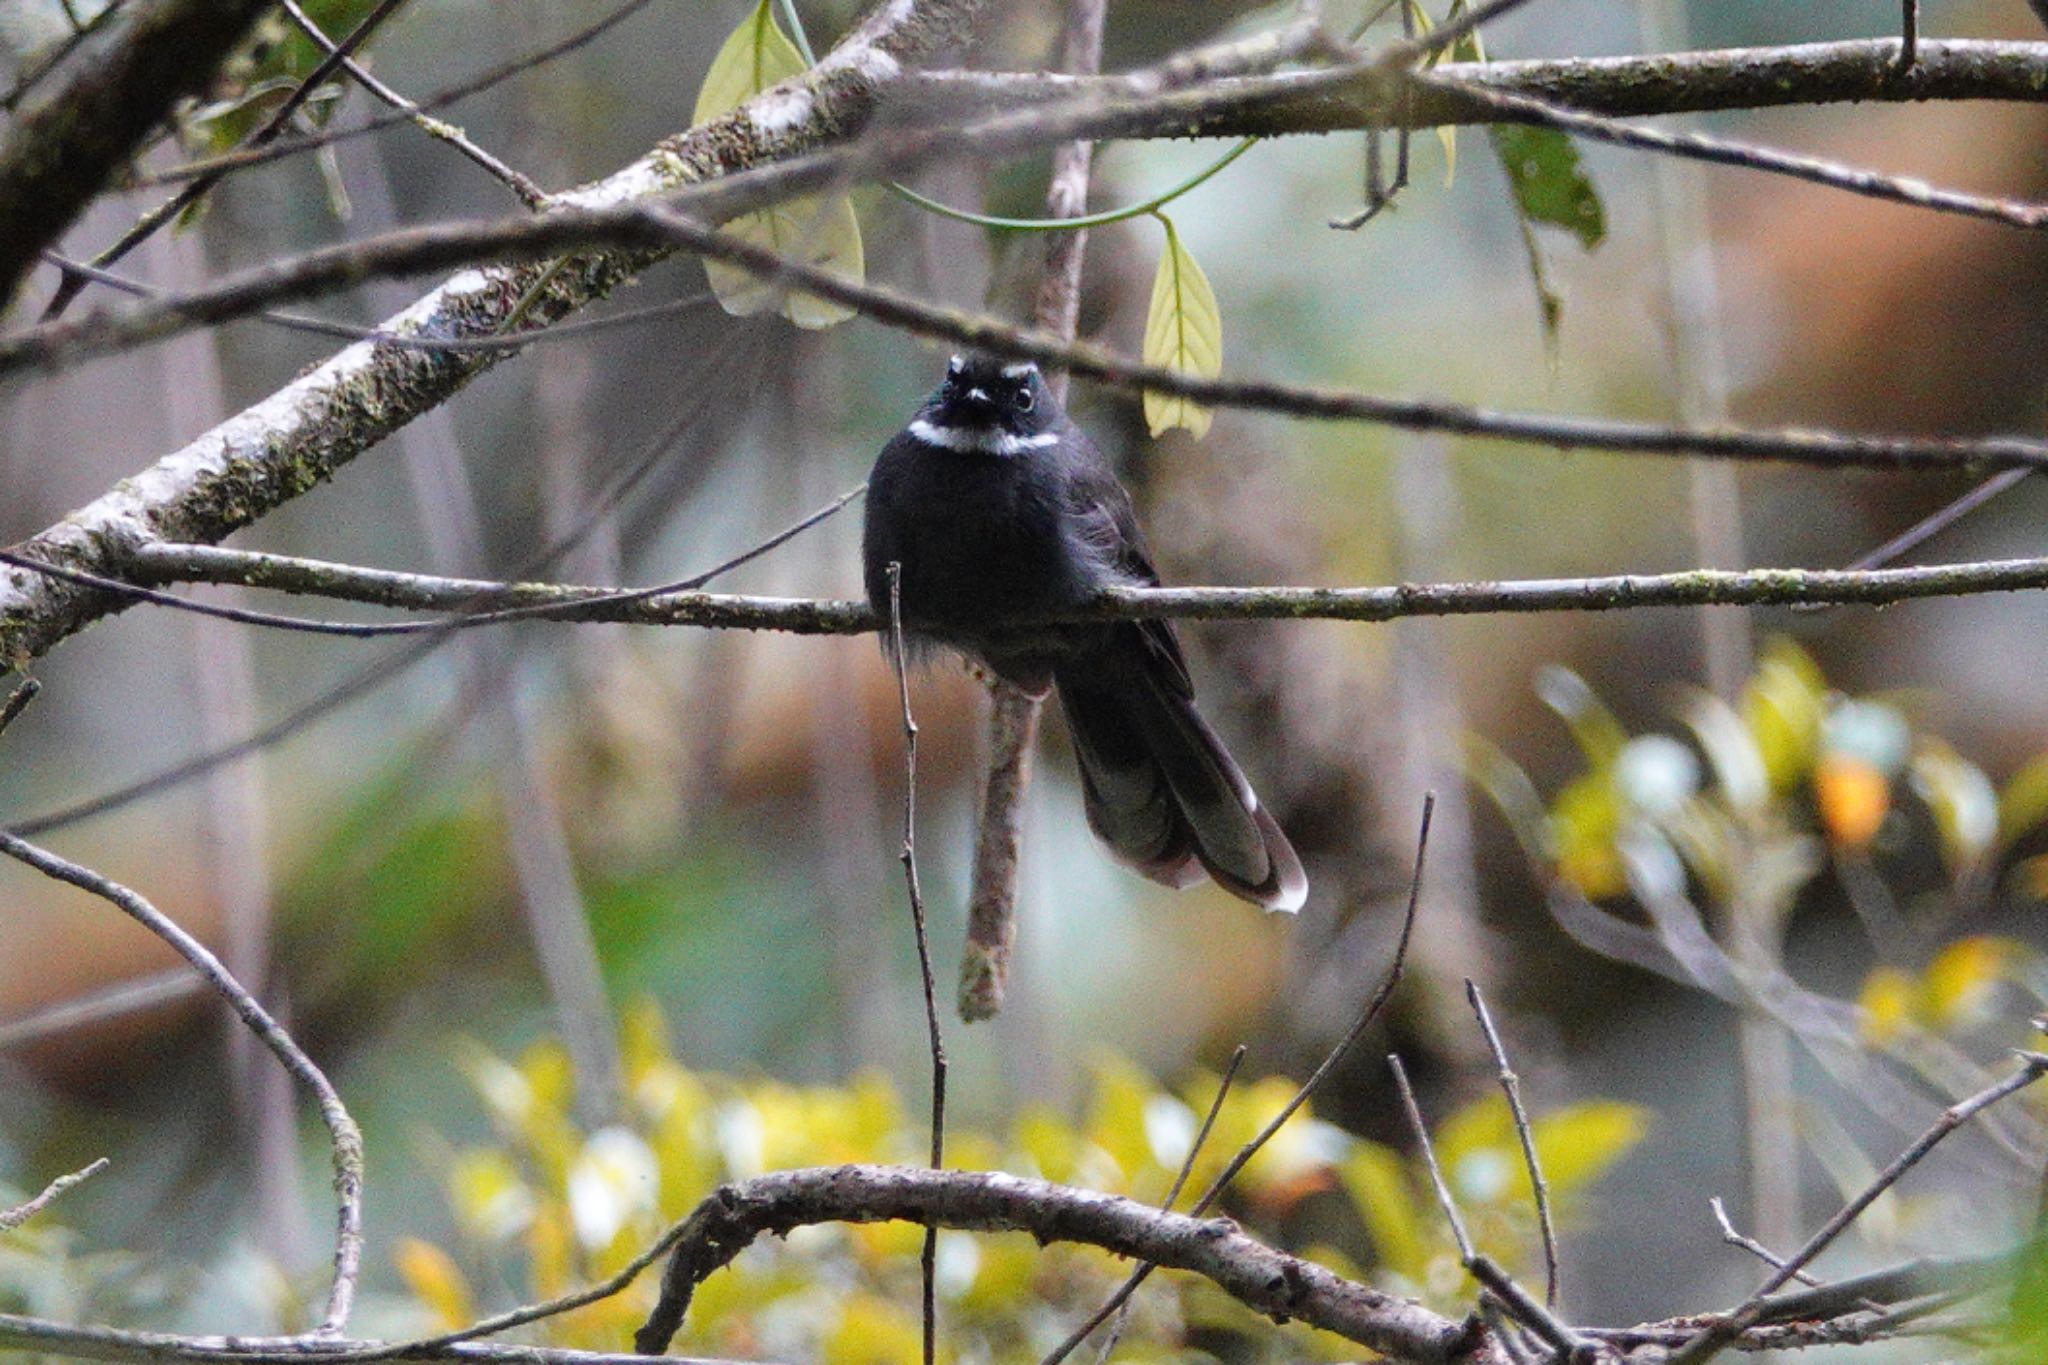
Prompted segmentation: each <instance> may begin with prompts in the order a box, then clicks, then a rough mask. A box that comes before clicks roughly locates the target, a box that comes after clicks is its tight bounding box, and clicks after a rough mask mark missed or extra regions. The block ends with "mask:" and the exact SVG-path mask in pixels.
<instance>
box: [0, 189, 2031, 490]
mask: <svg viewBox="0 0 2048 1365" xmlns="http://www.w3.org/2000/svg"><path fill="white" fill-rule="evenodd" d="M837 164H838V163H836V162H826V161H817V160H816V159H812V160H810V161H805V162H803V163H798V162H788V163H778V164H777V166H774V167H769V168H766V169H765V170H761V171H748V172H741V173H736V174H734V175H732V176H729V177H726V178H725V179H723V180H718V181H711V182H704V183H702V184H698V185H695V186H692V187H691V188H689V189H688V190H680V191H677V192H676V194H674V195H673V196H671V197H670V198H669V200H668V201H667V202H666V203H664V204H652V203H646V202H630V203H620V204H612V205H608V206H606V207H602V208H595V207H593V208H579V207H564V208H559V209H556V210H554V211H553V212H550V213H546V214H537V215H532V216H524V217H519V218H514V219H504V220H498V221H494V222H488V223H482V224H456V225H453V226H449V225H444V224H434V225H430V226H428V227H422V228H405V229H399V230H397V231H394V232H390V233H385V234H381V235H379V236H375V237H369V238H365V239H362V240H360V241H356V242H350V243H344V244H341V245H339V246H334V247H322V248H316V249H314V250H312V251H308V252H306V253H304V254H302V255H299V256H295V257H291V258H288V259H286V260H283V261H277V262H273V263H270V264H268V265H265V266H261V267H258V268H256V269H253V270H249V271H243V272H240V273H238V274H233V275H228V276H226V277H223V278H222V279H220V280H218V281H215V282H214V283H212V284H209V285H207V286H204V287H202V288H199V289H195V290H192V291H189V292H186V293H182V294H177V295H166V296H164V297H162V298H158V299H154V300H150V301H148V302H146V303H142V304H138V305H136V306H134V307H132V308H129V309H125V310H121V311H119V312H116V313H109V314H100V315H94V316H91V317H86V318H80V319H76V320H73V321H70V322H64V323H44V324H41V325H39V326H36V327H33V328H29V329H27V330H25V331H18V332H13V333H8V334H5V335H0V375H4V374H11V373H14V372H16V371H18V370H21V369H25V368H29V367H33V366H38V365H49V364H54V363H57V362H58V361H70V360H76V359H82V358H84V357H86V356H88V355H97V354H104V353H107V352H108V351H111V350H117V349H120V348H121V347H124V346H129V345H136V344H140V343H141V342H144V341H151V340H161V339H163V338H166V337H169V336H173V335H177V334H180V333H182V332H185V331H188V330H191V329H193V328H196V327H200V326H205V325H209V324H212V323H218V322H222V321H226V320H228V319H230V318H233V317H239V316H242V315H244V314H246V313H249V312H253V311H256V310H258V309H260V308H263V307H267V306H269V305H270V304H272V303H274V302H278V301H281V300H283V299H286V298H297V297H304V296H306V295H309V294H313V293H318V292H322V291H324V290H329V289H333V288H335V287H338V286H339V285H341V284H343V283H347V284H351V285H352V284H358V283H361V282H362V281H363V280H365V279H368V278H373V277H378V278H381V277H382V276H384V275H387V274H391V273H395V272H397V271H399V270H401V269H418V268H422V267H426V266H439V265H445V264H449V263H453V262H474V261H476V260H477V259H479V258H483V257H503V258H514V257H520V258H527V259H540V258H555V257H559V256H560V255H561V254H562V253H563V252H564V251H575V250H578V249H581V248H588V247H596V246H612V247H620V248H631V249H647V250H669V249H682V250H689V251H693V252H696V253H698V254H700V255H702V256H705V257H707V258H710V259H714V260H721V261H726V262H728V263H730V264H732V265H735V266H737V267H739V268H740V269H743V270H746V271H748V272H749V273H750V274H754V275H756V276H760V277H764V278H769V279H773V280H775V281H776V282H777V283H778V285H780V286H784V287H788V288H792V289H800V290H801V291H802V292H804V293H807V294H815V295H816V296H818V297H819V298H821V299H825V300H828V301H830V302H833V303H838V304H842V305H844V306H846V307H848V308H852V309H855V310H856V311H859V312H861V313H863V314H865V315H867V316H869V317H871V318H874V319H875V320H877V321H879V322H882V323H884V324H887V325H889V326H892V327H897V328H900V329H902V330H905V331H908V332H912V333H916V334H919V335H924V336H931V337H940V338H945V339H948V340H951V341H955V342H960V343H963V344H966V345H969V346H974V347H977V348H979V349H981V350H984V351H988V352H991V353H993V354H997V355H1003V356H1008V357H1013V358H1015V359H1019V360H1035V361H1038V362H1039V363H1041V364H1043V365H1057V366H1064V367H1066V368H1067V369H1069V370H1071V371H1073V372H1074V373H1075V374H1077V375H1083V376H1086V377H1089V378H1092V379H1096V380H1100V381H1102V382H1105V383H1111V384H1115V385H1117V386H1118V387H1121V388H1139V389H1149V390H1156V391H1157V392H1159V393H1162V394H1170V395H1173V396H1176V397H1182V398H1189V399H1192V400H1194V401H1196V402H1199V403H1203V404H1206V405H1209V406H1215V407H1237V408H1246V409H1250V410H1257V411H1270V412H1283V413H1287V414H1289V415H1292V416H1296V417H1305V418H1313V419H1317V420H1342V421H1368V422H1377V423H1381V424H1384V425H1387V426H1393V427H1398V428H1401V429H1404V430H1416V431H1440V432H1448V433H1452V434H1458V435H1468V436H1483V437H1487V438H1491V439H1496V440H1510V441H1525V442H1529V443H1532V444H1536V445H1545V446H1554V447H1560V448H1579V449H1584V450H1618V451H1622V450H1625V451H1636V452H1642V453H1648V454H1663V455H1677V454H1685V455H1688V456H1696V457H1710V458H1721V459H1760V460H1777V461H1785V462H1788V463H1795V464H1811V465H1819V466H1822V467H1826V468H1840V467H1842V466H1845V465H1870V466H1873V467H1884V468H1897V469H1926V468H1941V469H1952V468H1956V467H1958V466H1962V465H1967V464H1975V465H1979V466H1991V467H1999V468H2004V467H2009V466H2015V465H2048V442H2044V441H2042V440H2040V439H2036V438H2028V437H2018V436H1993V437H1978V438H1959V437H1913V436H1901V435H1889V434H1885V435H1865V434H1850V433H1844V432H1836V431H1825V430H1813V429H1807V428H1779V429H1768V428H1766V429H1753V428H1732V427H1722V426H1713V427H1686V426H1671V425H1666V424H1660V423H1644V422H1633V421H1625V420H1618V419H1611V418H1591V417H1571V416H1562V417H1560V416H1556V415H1553V414H1538V413H1528V412H1497V411H1491V410H1487V409H1483V408H1479V407H1476V406H1473V405H1470V404H1463V403H1454V402H1446V401H1443V400H1440V399H1431V398H1396V397H1389V396H1385V395H1379V394H1367V393H1358V392H1346V391H1333V390H1327V389H1316V388H1309V387H1303V386H1297V385H1290V384H1277V383H1272V382H1269V381H1262V380H1238V379H1220V378H1219V379H1209V378H1204V377H1202V376H1199V375H1195V374H1191V373H1187V372H1184V371H1180V370H1174V369H1171V368H1169V367H1166V366H1155V365H1147V364H1143V363H1141V362H1140V361H1138V360H1136V359H1133V358H1132V357H1129V356H1125V355H1119V354H1117V353H1114V352H1111V351H1108V350H1105V349H1103V348H1101V347H1099V346H1095V345H1092V344H1084V343H1069V342H1067V341H1065V340H1064V339H1062V338H1059V337H1056V336H1053V335H1050V334H1048V333H1045V332H1042V331H1037V330H1030V329H1021V328H1015V327H1010V326H1007V325H1005V324H1002V323H999V322H997V321H995V320H994V319H991V318H988V317H984V316H977V315H974V314H971V313H966V312H962V311H959V310H957V309H951V308H946V307H942V306H938V305H934V304H931V303H927V302H925V301H923V300H921V299H918V298H915V297H912V296H910V295H907V294H904V293H902V292H900V291H897V290H893V289H888V288H884V287H881V286H877V285H868V284H860V283H857V282H855V281H852V280H850V279H848V278H846V277H845V276H842V275H838V274H834V273H833V272H831V271H829V270H825V269H822V268H819V267H815V266H810V265H805V264H803V263H802V262H800V261H797V260H795V259H792V258H790V257H788V256H785V255H782V254H781V253H778V252H775V251H772V250H769V249H767V248H765V247H762V246H759V245H756V244H754V243H752V242H749V241H746V240H744V239H742V238H739V237H737V236H734V235H733V234H731V233H728V232H724V231H720V230H717V229H713V228H708V227H706V226H704V224H703V223H702V222H700V221H698V220H697V219H696V218H695V217H692V216H689V215H691V214H699V213H702V214H709V213H712V212H714V211H715V212H725V211H727V210H726V208H725V207H724V206H726V205H730V204H742V205H743V204H747V203H751V202H752V196H753V195H755V194H757V193H768V190H767V189H766V188H765V187H766V186H768V185H779V184H781V183H782V182H781V181H780V180H779V179H777V177H778V176H780V175H782V174H784V172H782V171H780V169H779V167H780V166H783V165H787V166H801V168H802V169H803V170H804V173H805V175H810V174H812V173H813V172H814V170H819V169H823V168H825V167H827V166H832V167H836V166H837ZM788 174H790V175H792V176H795V173H794V172H789V173H788ZM756 177H762V178H760V179H756ZM796 179H798V180H799V182H800V183H802V184H804V185H808V184H809V181H808V180H805V179H803V178H802V177H796ZM776 192H777V193H779V192H780V191H779V190H778V191H776ZM2043 221H2044V222H2048V206H2044V207H2043Z"/></svg>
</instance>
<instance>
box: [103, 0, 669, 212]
mask: <svg viewBox="0 0 2048 1365" xmlns="http://www.w3.org/2000/svg"><path fill="white" fill-rule="evenodd" d="M653 3H654V0H624V3H622V4H620V5H619V6H618V7H616V8H615V9H613V10H612V11H611V12H610V13H608V14H605V15H603V16H601V17H599V18H597V19H594V20H592V21H591V22H590V23H588V24H585V25H584V26H583V27H581V28H579V29H577V30H575V31H574V32H573V33H570V34H568V35H567V36H565V37H562V38H558V39H556V40H555V41H554V42H552V43H549V44H548V45H547V46H545V47H541V48H537V49H535V50H534V51H532V52H528V53H526V54H525V55H523V56H519V57H514V58H513V59H511V60H510V61H507V62H503V63H501V64H499V65H497V66H494V67H491V68H489V69H488V70H486V71H483V72H481V73H479V74H477V75H475V76H471V77H468V78H467V79H465V80H463V81H460V82H458V83H457V84H455V85H451V86H449V87H447V88H446V89H443V90H439V91H436V92H435V93H434V94H432V95H429V96H428V97H427V98H425V99H423V100H419V101H417V102H416V103H415V104H414V106H413V108H414V109H417V110H418V111H419V112H421V113H432V112H433V111H434V110H436V109H445V108H446V107H448V106H449V105H451V104H455V103H458V102H460V101H462V100H466V99H468V98H469V97H470V96H471V95H476V94H481V93H482V92H483V91H485V90H488V89H490V88H491V87H492V86H495V85H500V84H502V83H504V82H505V81H508V80H510V79H511V78H512V77H514V76H519V75H523V74H525V73H526V72H528V71H532V70H535V69H537V68H539V67H542V66H545V65H546V64H548V63H549V62H552V61H555V60H556V59H558V58H561V57H564V56H567V55H568V54H569V53H571V52H574V51H576V50H577V49H578V48H582V47H585V46H587V45H589V44H590V43H592V42H594V41H596V40H597V39H598V38H600V37H602V36H603V35H604V34H606V33H608V32H610V31H611V30H612V29H613V28H615V27H616V26H617V25H619V24H621V23H623V22H624V21H625V20H627V19H630V18H632V17H633V16H634V15H635V14H638V13H639V12H640V11H641V10H643V9H646V8H647V7H648V6H649V5H651V4H653ZM412 118H413V114H412V113H411V112H410V111H408V110H404V109H400V110H396V111H394V112H392V113H389V114H380V115H377V116H376V117H374V118H368V119H365V120H363V122H361V123H359V124H357V125H355V126H354V127H350V128H323V129H321V130H320V131H319V132H317V133H308V134H305V135H303V136H299V137H280V138H278V139H277V140H276V141H274V142H270V143H268V144H266V145H264V146H261V147H245V148H241V149H238V150H236V151H231V152H222V153H221V154H220V155H218V156H209V157H201V158H198V159H196V160H193V161H187V162H185V163H184V164H182V165H178V166H171V167H168V168H166V169H164V170H161V171H157V172H155V173H153V174H150V175H143V176H137V177H136V178H134V179H133V180H130V181H128V182H126V184H127V187H128V188H130V189H138V190H141V189H162V188H164V187H165V186H169V185H176V184H182V183H184V182H185V181H188V180H197V179H200V178H202V177H204V176H225V175H230V174H232V173H234V172H236V171H241V170H247V169H248V168H249V167H251V166H261V165H265V164H267V163H269V162H272V161H282V160H284V159H286V158H288V157H294V156H302V155H304V154H305V153H307V152H313V151H321V150H324V149H326V148H328V147H332V146H334V145H336V144H337V143H342V142H350V141H353V140H355V139H357V138H361V137H368V136H369V135H370V134H372V133H380V132H382V131H384V130H385V129H386V128H394V127H396V126H398V125H399V124H401V123H407V122H410V121H411V120H412Z"/></svg>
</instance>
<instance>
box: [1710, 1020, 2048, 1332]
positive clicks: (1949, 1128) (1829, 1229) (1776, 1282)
mask: <svg viewBox="0 0 2048 1365" xmlns="http://www.w3.org/2000/svg"><path fill="white" fill-rule="evenodd" d="M2017 1055H2018V1057H2019V1058H2020V1069H2019V1070H2017V1071H2015V1072H2014V1073H2013V1074H2012V1075H2010V1076H2007V1077H2006V1078H2005V1079H2004V1080H2001V1081H1999V1082H1998V1083H1997V1084H1995V1085H1992V1086H1988V1087H1986V1088H1985V1089H1983V1090H1980V1091H1978V1092H1977V1093H1976V1094H1974V1095H1972V1096H1970V1097H1969V1098H1968V1099H1964V1100H1958V1101H1957V1102H1956V1103H1954V1104H1952V1105H1950V1106H1949V1107H1948V1108H1947V1109H1944V1110H1942V1112H1941V1115H1940V1117H1938V1118H1937V1119H1935V1121H1934V1123H1933V1124H1932V1125H1931V1126H1929V1128H1928V1129H1927V1131H1926V1132H1924V1133H1922V1134H1921V1135H1920V1136H1919V1137H1918V1138H1917V1139H1915V1140H1914V1142H1913V1144H1912V1145H1911V1146H1910V1147H1908V1148H1906V1150H1905V1151H1903V1152H1901V1153H1899V1155H1898V1156H1896V1157H1894V1158H1893V1159H1892V1162H1891V1164H1890V1165H1888V1166H1886V1167H1885V1168H1884V1169H1883V1170H1882V1171H1880V1172H1878V1173H1877V1176H1876V1177H1875V1178H1874V1179H1873V1180H1871V1182H1870V1183H1869V1184H1868V1185H1866V1186H1864V1187H1863V1189H1862V1190H1861V1191H1859V1192H1858V1193H1857V1195H1856V1196H1855V1198H1853V1199H1851V1200H1850V1201H1849V1202H1848V1203H1846V1204H1844V1205H1843V1206H1842V1207H1841V1209H1840V1210H1839V1211H1838V1212H1836V1214H1835V1216H1834V1217H1832V1218H1830V1219H1828V1221H1827V1222H1826V1223H1825V1224H1824V1225H1823V1226H1822V1227H1821V1229H1820V1231H1818V1232H1816V1233H1814V1234H1813V1236H1811V1237H1809V1238H1808V1239H1807V1240H1806V1244H1805V1245H1804V1246H1802V1247H1800V1248H1799V1250H1797V1251H1795V1252H1793V1253H1792V1255H1790V1256H1788V1257H1786V1258H1785V1260H1784V1261H1783V1262H1782V1263H1781V1264H1780V1265H1779V1266H1778V1268H1777V1269H1776V1270H1774V1271H1772V1272H1771V1274H1770V1276H1769V1277H1768V1278H1766V1279H1765V1280H1764V1282H1763V1284H1762V1285H1760V1286H1758V1288H1757V1290H1756V1292H1755V1293H1753V1294H1751V1295H1750V1296H1749V1298H1748V1299H1747V1300H1746V1301H1744V1302H1743V1304H1742V1305H1741V1306H1740V1307H1738V1308H1736V1309H1735V1310H1734V1311H1732V1312H1729V1313H1724V1314H1722V1315H1720V1317H1719V1319H1718V1320H1717V1321H1715V1322H1713V1323H1712V1324H1710V1325H1709V1326H1707V1327H1706V1328H1705V1329H1704V1330H1702V1331H1700V1332H1699V1333H1697V1334H1696V1335H1695V1336H1694V1337H1693V1338H1692V1339H1691V1340H1690V1341H1688V1342H1687V1343H1686V1344H1685V1345H1684V1346H1682V1347H1680V1348H1679V1350H1678V1351H1677V1352H1676V1353H1675V1354H1673V1355H1672V1357H1671V1362H1670V1365H1702V1362H1704V1361H1708V1360H1711V1359H1713V1358H1714V1357H1715V1356H1716V1355H1718V1354H1720V1352H1721V1351H1722V1349H1723V1348H1725V1347H1726V1346H1728V1345H1729V1343H1731V1342H1732V1341H1734V1339H1735V1338H1736V1337H1737V1336H1739V1335H1740V1334H1741V1333H1742V1332H1743V1330H1744V1329H1746V1328H1748V1327H1750V1326H1751V1325H1752V1324H1754V1323H1755V1322H1757V1321H1758V1320H1759V1319H1760V1317H1761V1316H1762V1313H1763V1308H1764V1300H1765V1298H1766V1297H1767V1296H1769V1295H1771V1294H1773V1293H1776V1292H1777V1291H1778V1290H1779V1289H1781V1288H1783V1287H1784V1286H1785V1285H1786V1284H1788V1283H1790V1282H1791V1280H1792V1277H1793V1276H1795V1275H1797V1274H1798V1273H1799V1272H1800V1271H1801V1270H1803V1269H1805V1268H1806V1266H1807V1263H1808V1262H1810V1261H1812V1260H1813V1258H1814V1257H1816V1256H1818V1255H1820V1254H1821V1252H1823V1251H1825V1250H1827V1249H1828V1247H1829V1246H1831V1245H1833V1244H1834V1241H1835V1239H1836V1238H1838V1237H1840V1236H1841V1235H1842V1233H1843V1232H1844V1231H1845V1230H1847V1228H1848V1227H1849V1225H1850V1224H1851V1223H1854V1222H1855V1221H1856V1220H1857V1219H1858V1218H1859V1217H1861V1216H1862V1214H1863V1211H1864V1210H1865V1209H1867V1208H1869V1207H1870V1206H1871V1204H1872V1203H1874V1202H1875V1201H1876V1200H1877V1198H1878V1196H1880V1195H1882V1194H1883V1193H1884V1192H1885V1191H1886V1190H1888V1189H1890V1188H1891V1187H1892V1186H1893V1185H1895V1184H1897V1183H1898V1181H1899V1178H1900V1177H1901V1176H1903V1175H1905V1173H1906V1172H1907V1171H1910V1170H1912V1169H1913V1167H1915V1166H1917V1165H1918V1164H1919V1163H1920V1162H1921V1160H1923V1159H1924V1158H1925V1157H1926V1156H1927V1154H1928V1153H1929V1152H1931V1151H1933V1150H1934V1148H1935V1147H1936V1146H1937V1145H1938V1144H1939V1143H1940V1142H1941V1140H1942V1139H1943V1138H1945V1137H1947V1136H1948V1135H1949V1134H1950V1133H1952V1132H1954V1131H1955V1130H1956V1129H1957V1128H1960V1127H1961V1126H1962V1125H1963V1124H1965V1123H1967V1122H1969V1120H1970V1119H1971V1118H1973V1117H1975V1116H1976V1115H1977V1114H1978V1113H1980V1112H1982V1111H1983V1110H1985V1109H1988V1108H1990V1107H1991V1106H1992V1105H1994V1104H1997V1103H1998V1102H1999V1101H2000V1100H2002V1099H2004V1098H2006V1097H2007V1096H2008V1095H2012V1094H2014V1093H2016V1092H2018V1091H2020V1090H2023V1089H2025V1088H2026V1087H2027V1086H2029V1085H2032V1084H2033V1083H2034V1082H2035V1081H2037V1080H2039V1079H2040V1078H2041V1076H2042V1075H2043V1074H2044V1073H2048V1054H2043V1053H2038V1052H2021V1053H2018V1054H2017Z"/></svg>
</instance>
